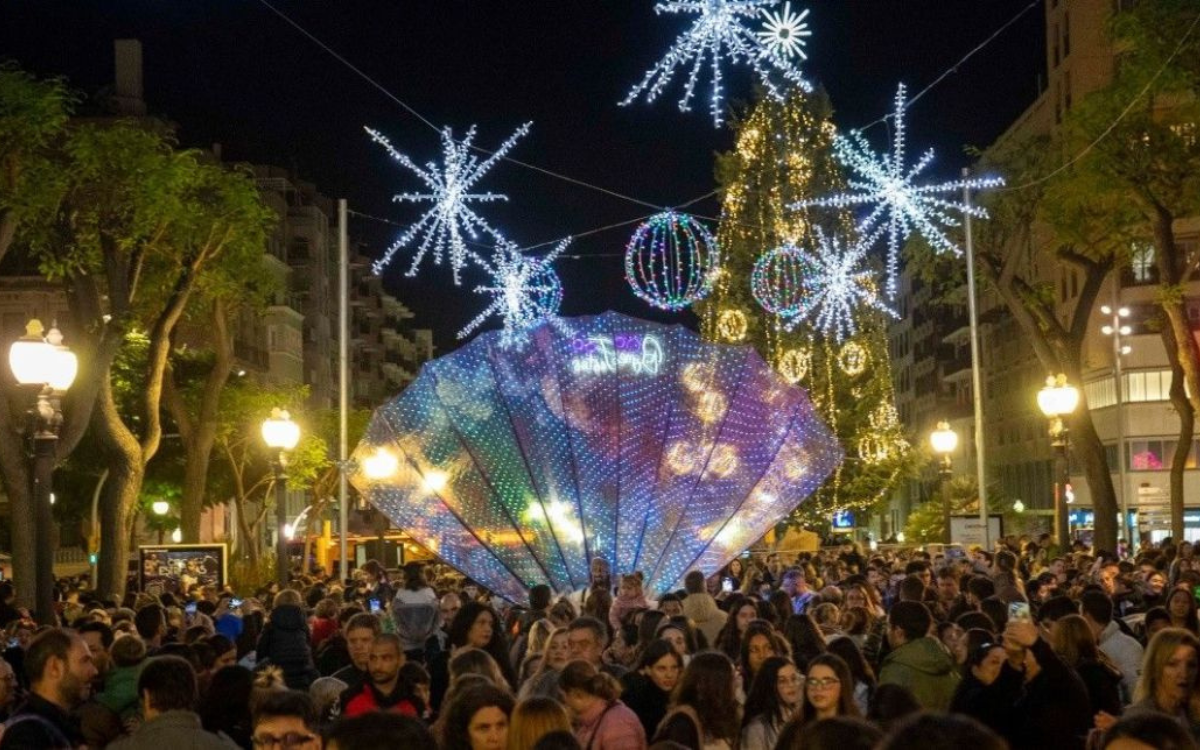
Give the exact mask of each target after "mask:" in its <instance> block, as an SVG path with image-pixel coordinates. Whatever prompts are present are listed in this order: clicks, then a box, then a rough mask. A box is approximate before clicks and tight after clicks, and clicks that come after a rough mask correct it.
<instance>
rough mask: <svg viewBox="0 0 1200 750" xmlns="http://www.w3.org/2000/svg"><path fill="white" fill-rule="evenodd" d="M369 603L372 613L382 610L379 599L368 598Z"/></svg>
mask: <svg viewBox="0 0 1200 750" xmlns="http://www.w3.org/2000/svg"><path fill="white" fill-rule="evenodd" d="M367 605H368V606H369V607H370V608H371V612H372V614H374V613H375V612H378V611H379V610H380V607H379V600H378V599H368V600H367Z"/></svg>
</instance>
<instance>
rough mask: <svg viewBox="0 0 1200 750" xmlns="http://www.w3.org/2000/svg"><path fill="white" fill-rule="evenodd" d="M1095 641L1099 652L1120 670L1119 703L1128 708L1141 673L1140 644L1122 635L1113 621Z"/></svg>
mask: <svg viewBox="0 0 1200 750" xmlns="http://www.w3.org/2000/svg"><path fill="white" fill-rule="evenodd" d="M1097 640H1098V641H1099V645H1100V650H1101V651H1103V652H1104V654H1105V656H1107V657H1108V658H1109V659H1111V660H1112V663H1113V664H1115V665H1116V667H1117V669H1119V670H1121V702H1122V703H1124V704H1125V705H1127V706H1128V705H1129V704H1130V703H1132V702H1133V691H1134V689H1135V688H1136V687H1137V683H1138V677H1139V676H1140V675H1141V673H1142V644H1140V643H1138V642H1137V640H1136V639H1134V638H1130V637H1129V636H1127V635H1125V634H1124V633H1122V632H1121V628H1120V626H1119V625H1117V623H1116V621H1115V620H1114V621H1112V622H1110V623H1108V624H1107V625H1105V626H1104V630H1101V631H1100V638H1099V639H1097Z"/></svg>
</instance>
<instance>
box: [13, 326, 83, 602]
mask: <svg viewBox="0 0 1200 750" xmlns="http://www.w3.org/2000/svg"><path fill="white" fill-rule="evenodd" d="M43 331H44V328H43V327H42V322H41V321H40V320H38V319H37V318H34V319H33V320H30V321H29V324H28V325H26V326H25V335H24V336H22V337H21V338H20V339H18V340H17V341H15V342H13V345H12V347H11V348H10V349H9V350H8V365H9V367H10V368H11V369H12V374H13V377H14V378H16V381H17V383H18V384H19V385H24V386H37V387H38V388H39V390H38V395H37V401H36V403H35V405H34V407H33V408H32V409H30V410H29V412H28V414H27V420H26V438H27V439H28V441H29V446H30V451H29V458H30V461H31V472H30V497H31V498H32V500H33V507H34V516H33V521H34V533H35V538H36V539H38V540H39V541H40V544H36V545H35V546H34V549H35V553H34V566H35V568H36V570H35V573H34V603H35V608H36V610H37V620H38V623H40V624H43V625H54V624H56V623H55V615H54V547H53V546H52V545H51V544H50V539H52V538H53V528H54V518H53V516H52V515H51V513H50V489H51V486H52V484H53V480H54V462H55V458H56V452H57V451H56V448H57V445H58V430H59V428H60V427H61V426H62V403H61V398H62V394H63V393H64V392H65V391H66V390H67V389H68V388H70V387H71V384H72V383H73V382H75V375H76V373H77V372H78V370H79V362H78V360H77V359H76V357H75V355H74V354H73V353H72V352H71V350H70V349H68V348H67V347H66V346H64V345H63V343H62V338H63V337H62V332H61V331H59V330H58V327H57V326H56V325H52V326H51V327H50V330H49V331H48V332H46V333H45V334H44V335H43Z"/></svg>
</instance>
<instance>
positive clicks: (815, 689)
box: [792, 654, 861, 726]
mask: <svg viewBox="0 0 1200 750" xmlns="http://www.w3.org/2000/svg"><path fill="white" fill-rule="evenodd" d="M834 716H853V717H858V716H861V714H860V713H859V710H858V704H856V703H855V702H854V675H852V674H851V673H850V667H849V666H848V665H847V664H846V662H845V660H844V659H842V657H840V656H834V655H833V654H821V655H819V656H816V657H814V658H813V659H812V661H810V662H809V663H808V673H807V674H806V675H805V676H804V692H803V697H802V698H801V699H800V710H799V711H798V712H797V714H796V716H795V718H794V719H792V721H793V722H798V723H800V724H801V725H804V726H807V725H809V724H813V723H815V722H818V721H820V720H821V719H829V718H833V717H834Z"/></svg>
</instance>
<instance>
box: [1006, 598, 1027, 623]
mask: <svg viewBox="0 0 1200 750" xmlns="http://www.w3.org/2000/svg"><path fill="white" fill-rule="evenodd" d="M1008 619H1009V620H1012V621H1014V622H1033V613H1032V612H1031V611H1030V610H1029V604H1028V603H1026V602H1013V603H1011V604H1009V605H1008Z"/></svg>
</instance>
